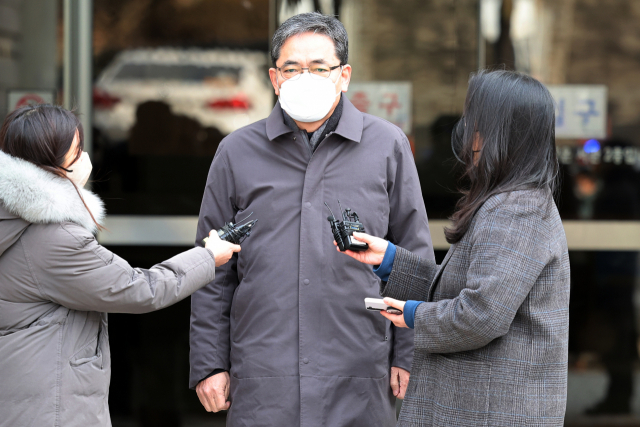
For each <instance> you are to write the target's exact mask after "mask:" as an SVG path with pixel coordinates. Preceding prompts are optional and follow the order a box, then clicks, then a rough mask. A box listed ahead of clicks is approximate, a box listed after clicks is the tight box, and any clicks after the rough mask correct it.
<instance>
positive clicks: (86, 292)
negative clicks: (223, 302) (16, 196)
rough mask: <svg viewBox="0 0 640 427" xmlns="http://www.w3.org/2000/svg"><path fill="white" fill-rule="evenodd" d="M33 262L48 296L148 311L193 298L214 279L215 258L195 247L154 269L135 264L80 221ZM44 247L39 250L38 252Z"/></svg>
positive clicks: (77, 304)
mask: <svg viewBox="0 0 640 427" xmlns="http://www.w3.org/2000/svg"><path fill="white" fill-rule="evenodd" d="M55 239H56V242H55V243H54V244H51V245H43V246H42V251H41V252H39V253H38V254H37V256H38V257H39V259H40V260H41V261H42V262H38V263H37V264H35V265H33V267H32V268H33V269H35V271H34V273H35V274H34V277H35V280H36V282H37V285H38V288H39V289H40V292H41V293H42V294H43V296H45V297H46V298H48V299H50V300H51V301H54V302H56V303H58V304H60V305H62V306H64V307H67V308H70V309H73V310H81V311H99V312H109V313H147V312H150V311H155V310H159V309H161V308H164V307H168V306H170V305H172V304H175V303H176V302H178V301H180V300H182V299H184V298H186V297H188V296H189V295H191V294H192V293H193V292H195V291H196V290H198V289H200V288H201V287H202V286H204V285H205V284H207V283H208V282H209V281H211V280H212V279H213V278H214V274H215V259H214V257H213V255H212V254H211V252H210V251H208V250H207V249H203V248H197V249H191V250H189V251H186V252H183V253H181V254H178V255H176V256H175V257H173V258H171V259H169V260H167V261H164V262H162V263H160V264H157V265H155V266H153V267H151V268H150V269H148V270H146V269H141V268H133V267H131V266H130V265H129V263H128V262H127V261H125V260H124V259H122V258H120V257H119V256H118V255H116V254H114V253H113V252H111V251H109V250H108V249H106V248H105V247H103V246H101V245H100V244H99V243H98V242H97V240H96V239H95V238H94V237H93V235H92V234H91V233H89V231H87V230H85V229H84V228H82V227H80V226H79V225H75V224H71V223H65V224H62V225H61V226H60V228H59V230H58V231H57V233H56V235H55ZM38 250H39V248H36V249H34V251H38Z"/></svg>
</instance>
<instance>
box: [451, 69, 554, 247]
mask: <svg viewBox="0 0 640 427" xmlns="http://www.w3.org/2000/svg"><path fill="white" fill-rule="evenodd" d="M474 140H476V141H478V142H479V143H480V144H479V145H480V151H479V153H478V156H477V159H476V161H475V162H474V154H475V153H474ZM452 147H453V150H454V153H455V155H456V157H458V158H459V159H460V160H461V161H462V162H463V163H464V165H465V166H464V174H463V181H465V182H467V185H466V186H465V187H466V188H464V189H461V190H460V191H461V192H462V198H460V200H459V201H458V203H457V204H456V210H455V212H454V214H453V216H452V217H451V219H452V220H453V225H452V226H451V227H450V228H447V229H445V236H446V238H447V241H448V242H449V243H456V242H458V241H460V239H462V237H463V236H464V234H465V233H466V232H467V230H468V229H469V226H470V225H471V221H472V219H473V216H474V215H475V213H476V212H477V211H478V209H480V207H481V206H482V205H483V204H484V202H486V201H487V200H488V199H489V198H490V197H491V196H494V195H496V194H499V193H503V192H507V191H514V190H522V189H532V188H541V189H544V188H546V189H549V190H550V191H551V193H552V194H555V191H556V187H557V177H558V161H557V158H556V146H555V107H554V103H553V98H552V97H551V94H550V93H549V91H548V90H547V88H546V87H544V85H543V84H542V83H540V82H539V81H537V80H536V79H534V78H533V77H530V76H527V75H525V74H521V73H517V72H513V71H505V70H498V71H479V72H477V73H475V74H472V76H471V78H470V79H469V91H468V92H467V99H466V101H465V105H464V113H463V117H462V119H461V120H460V121H459V122H458V124H457V125H456V127H455V129H454V131H453V136H452ZM476 150H477V149H476Z"/></svg>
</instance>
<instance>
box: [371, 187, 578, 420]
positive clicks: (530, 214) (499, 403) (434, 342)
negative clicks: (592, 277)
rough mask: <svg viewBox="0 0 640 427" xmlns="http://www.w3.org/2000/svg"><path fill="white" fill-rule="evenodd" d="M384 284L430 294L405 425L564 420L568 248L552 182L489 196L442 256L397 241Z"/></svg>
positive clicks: (401, 295)
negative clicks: (546, 187)
mask: <svg viewBox="0 0 640 427" xmlns="http://www.w3.org/2000/svg"><path fill="white" fill-rule="evenodd" d="M381 294H382V295H383V296H385V297H392V298H396V299H400V300H403V301H405V300H419V301H426V302H425V303H423V304H420V305H419V306H418V309H417V310H416V314H415V352H414V358H413V366H412V368H411V379H410V381H409V386H408V389H407V393H406V397H405V400H404V404H403V407H402V412H401V413H400V419H399V421H398V425H399V426H402V427H409V426H411V427H414V426H415V427H417V426H456V427H463V426H473V427H478V426H491V427H499V426H505V427H507V426H508V427H513V426H528V427H533V426H562V424H563V419H564V413H565V407H566V395H567V339H568V327H569V256H568V252H567V243H566V237H565V234H564V229H563V228H562V223H561V221H560V216H559V215H558V211H557V209H556V206H555V204H554V202H553V199H552V197H551V195H550V193H549V192H548V191H543V190H524V191H514V192H510V193H502V194H499V195H497V196H494V197H492V198H491V199H489V200H488V201H487V202H486V203H485V204H484V205H483V206H482V208H481V209H480V210H479V211H478V212H477V213H476V215H475V217H474V219H473V222H472V224H471V227H470V228H469V230H468V232H467V233H466V234H465V236H464V238H463V239H462V240H461V241H460V242H458V243H456V244H454V245H452V247H451V249H450V250H449V252H448V253H447V255H446V257H445V259H444V261H443V263H442V265H440V266H437V265H435V264H434V263H433V262H432V261H428V260H424V259H421V258H420V257H418V256H416V255H413V254H412V253H410V252H408V251H406V250H404V249H402V248H398V250H397V253H396V257H395V261H394V264H393V270H392V272H391V275H390V277H389V281H388V282H387V283H384V282H383V284H382V289H381Z"/></svg>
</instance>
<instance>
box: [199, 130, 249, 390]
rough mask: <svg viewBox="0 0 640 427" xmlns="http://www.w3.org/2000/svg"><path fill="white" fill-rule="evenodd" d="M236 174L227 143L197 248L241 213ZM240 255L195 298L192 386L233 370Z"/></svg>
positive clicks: (212, 177)
mask: <svg viewBox="0 0 640 427" xmlns="http://www.w3.org/2000/svg"><path fill="white" fill-rule="evenodd" d="M237 210H238V209H237V207H236V204H235V186H234V180H233V173H232V171H231V168H230V167H229V165H228V161H227V158H226V152H225V151H224V142H223V143H222V144H221V145H220V148H219V150H218V152H217V153H216V156H215V157H214V159H213V162H212V164H211V169H210V170H209V176H208V178H207V186H206V188H205V192H204V197H203V199H202V206H201V208H200V218H199V221H198V232H197V236H196V245H202V239H203V238H204V237H206V236H207V235H208V234H209V231H210V230H212V229H220V228H221V227H222V226H224V224H225V222H229V221H231V220H233V218H234V216H235V214H236V213H237ZM237 261H238V255H237V254H234V256H233V257H232V258H231V260H230V261H229V262H228V263H226V264H225V265H223V266H221V267H218V268H217V269H216V280H214V281H212V282H211V283H209V284H208V285H207V286H205V287H204V288H202V289H201V290H199V291H198V292H196V293H195V294H193V296H192V297H191V331H190V334H189V344H190V348H191V352H190V354H189V361H190V365H191V369H190V373H189V387H190V388H195V386H196V385H197V384H198V383H199V382H200V381H202V380H203V379H204V378H206V377H207V376H209V375H210V374H211V373H212V372H213V371H214V370H224V371H228V370H229V369H230V368H231V363H230V360H229V359H230V357H229V351H230V348H231V342H230V323H229V322H230V313H231V301H232V299H233V294H234V292H235V289H236V287H237V286H238V272H237Z"/></svg>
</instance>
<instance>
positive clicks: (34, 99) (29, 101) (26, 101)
mask: <svg viewBox="0 0 640 427" xmlns="http://www.w3.org/2000/svg"><path fill="white" fill-rule="evenodd" d="M36 104H46V101H45V100H44V99H42V98H41V97H40V96H38V95H36V94H35V93H29V94H27V95H24V96H23V97H22V98H20V99H19V100H18V102H16V106H15V108H19V107H23V106H25V105H36Z"/></svg>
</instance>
